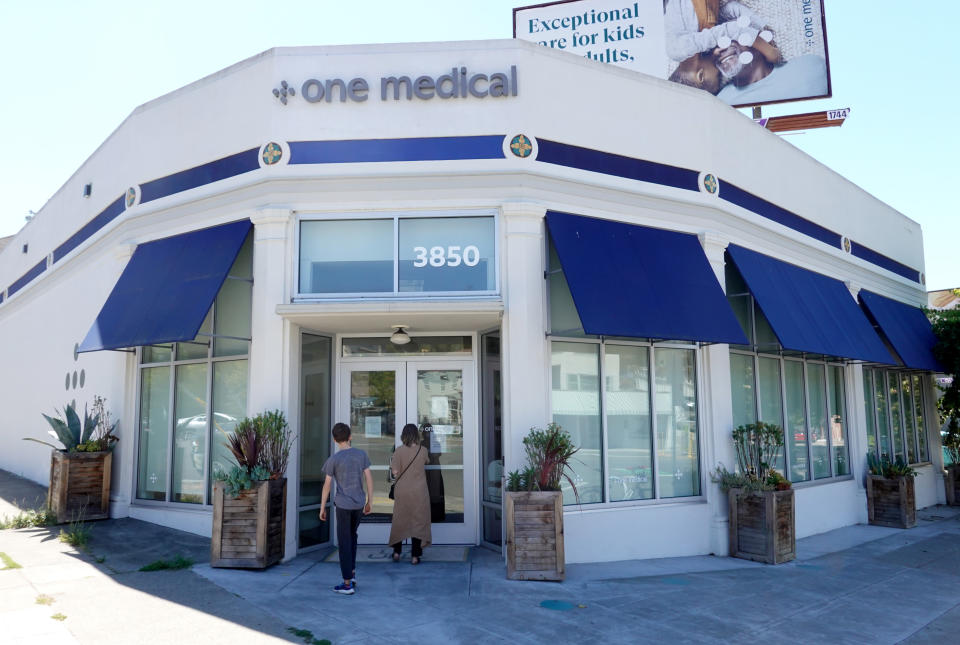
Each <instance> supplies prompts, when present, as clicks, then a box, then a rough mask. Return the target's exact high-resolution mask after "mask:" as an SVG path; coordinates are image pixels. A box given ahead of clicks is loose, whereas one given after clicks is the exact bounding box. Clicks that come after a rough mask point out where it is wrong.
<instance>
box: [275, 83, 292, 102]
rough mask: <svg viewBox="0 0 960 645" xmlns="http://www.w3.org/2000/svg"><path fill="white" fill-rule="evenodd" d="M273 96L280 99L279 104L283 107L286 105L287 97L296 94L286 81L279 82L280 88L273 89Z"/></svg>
mask: <svg viewBox="0 0 960 645" xmlns="http://www.w3.org/2000/svg"><path fill="white" fill-rule="evenodd" d="M273 95H274V96H275V97H277V98H278V99H280V102H281V103H283V104H284V105H286V104H287V97H288V96H296V95H297V92H296V90H294V89H293V88H292V87H290V86H289V85H287V82H286V81H280V87H275V88H273Z"/></svg>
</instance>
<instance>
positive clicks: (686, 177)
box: [537, 138, 700, 191]
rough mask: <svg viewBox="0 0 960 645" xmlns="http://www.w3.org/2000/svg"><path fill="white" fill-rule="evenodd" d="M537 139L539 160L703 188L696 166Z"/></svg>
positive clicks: (679, 186) (629, 177)
mask: <svg viewBox="0 0 960 645" xmlns="http://www.w3.org/2000/svg"><path fill="white" fill-rule="evenodd" d="M537 142H538V144H539V146H540V150H539V152H538V153H537V161H543V162H545V163H550V164H555V165H557V166H566V167H567V168H577V169H579V170H589V171H591V172H598V173H601V174H604V175H613V176H615V177H623V178H625V179H636V180H637V181H646V182H650V183H651V184H660V185H661V186H672V187H674V188H682V189H683V190H693V191H699V190H700V186H699V184H698V179H699V175H700V173H698V172H696V171H694V170H689V169H687V168H678V167H676V166H668V165H666V164H662V163H656V162H653V161H646V160H644V159H634V158H633V157H624V156H621V155H615V154H613V153H610V152H600V151H599V150H591V149H590V148H581V147H579V146H571V145H568V144H565V143H557V142H556V141H549V140H547V139H540V138H537Z"/></svg>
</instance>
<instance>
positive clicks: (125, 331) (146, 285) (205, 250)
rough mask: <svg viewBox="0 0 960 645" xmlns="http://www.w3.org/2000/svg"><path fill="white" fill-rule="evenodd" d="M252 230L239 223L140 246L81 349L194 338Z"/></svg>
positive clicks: (248, 222) (86, 350) (247, 221)
mask: <svg viewBox="0 0 960 645" xmlns="http://www.w3.org/2000/svg"><path fill="white" fill-rule="evenodd" d="M251 227H252V224H251V223H250V220H241V221H239V222H233V223H231V224H224V225H222V226H214V227H212V228H205V229H201V230H199V231H192V232H190V233H184V234H183V235H176V236H174V237H167V238H163V239H161V240H155V241H153V242H147V243H144V244H141V245H140V246H138V247H137V250H136V251H134V253H133V257H131V258H130V262H128V263H127V266H126V268H124V270H123V273H122V274H121V275H120V279H119V280H117V284H116V285H114V287H113V291H111V292H110V295H109V297H107V301H106V303H105V304H104V305H103V308H102V309H101V310H100V313H99V315H98V316H97V319H96V320H95V321H94V323H93V325H92V326H91V327H90V331H89V332H87V336H86V338H84V340H83V342H82V343H81V344H80V351H81V352H93V351H97V350H101V349H120V348H121V347H137V346H140V345H152V344H156V343H170V342H176V341H188V340H192V339H193V338H195V337H196V335H197V331H199V329H200V326H201V325H202V324H203V319H204V318H205V317H206V315H207V312H208V311H209V310H210V306H211V305H212V304H213V300H214V298H216V297H217V292H218V291H219V290H220V287H221V286H222V285H223V281H224V280H225V279H226V277H227V274H228V273H229V271H230V267H231V266H232V265H233V263H234V261H235V260H236V259H237V254H238V253H239V252H240V248H241V247H242V246H243V242H244V240H245V239H246V237H247V234H248V233H249V232H250V228H251Z"/></svg>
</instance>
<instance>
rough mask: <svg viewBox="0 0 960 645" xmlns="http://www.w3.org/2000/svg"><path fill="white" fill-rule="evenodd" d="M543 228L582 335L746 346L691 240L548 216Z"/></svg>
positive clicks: (643, 228) (686, 236) (644, 229)
mask: <svg viewBox="0 0 960 645" xmlns="http://www.w3.org/2000/svg"><path fill="white" fill-rule="evenodd" d="M547 227H548V228H549V230H550V236H551V237H552V238H553V243H554V246H555V247H556V250H557V255H558V256H559V257H560V264H561V266H562V267H563V273H564V275H565V277H566V279H567V283H568V284H569V285H570V293H571V295H572V296H573V302H574V305H576V308H577V312H578V313H579V314H580V321H581V323H582V324H583V329H584V331H585V332H586V333H588V334H595V335H598V336H629V337H634V338H655V339H664V340H690V341H703V342H716V343H736V344H743V343H746V342H747V339H746V336H744V334H743V330H742V329H741V328H740V324H739V323H738V322H737V319H736V316H734V314H733V311H732V310H731V309H730V304H729V303H728V302H727V298H726V296H724V294H723V289H721V287H720V283H719V282H718V281H717V278H716V276H715V275H714V273H713V270H712V269H711V268H710V263H709V262H707V258H706V256H705V255H704V253H703V248H702V247H701V246H700V241H699V240H698V239H697V237H696V236H695V235H690V234H687V233H677V232H675V231H665V230H662V229H657V228H648V227H646V226H635V225H632V224H625V223H623V222H611V221H609V220H602V219H595V218H592V217H582V216H579V215H570V214H568V213H557V212H553V211H550V212H548V213H547Z"/></svg>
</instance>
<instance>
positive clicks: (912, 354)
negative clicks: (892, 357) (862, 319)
mask: <svg viewBox="0 0 960 645" xmlns="http://www.w3.org/2000/svg"><path fill="white" fill-rule="evenodd" d="M858 297H859V300H860V304H861V305H862V306H863V308H864V310H865V311H866V312H867V315H868V316H869V317H870V318H871V319H872V320H873V321H874V322H876V324H877V326H878V327H879V328H880V331H881V333H882V334H883V335H884V336H886V338H887V341H888V342H889V343H890V345H891V346H892V347H893V350H894V351H895V352H896V353H897V355H898V356H899V357H900V360H901V361H902V362H903V364H904V365H905V366H906V367H909V368H912V369H917V370H928V371H931V372H942V371H943V366H942V365H941V364H940V361H938V360H937V359H936V357H935V356H934V355H933V348H934V346H935V345H936V344H937V337H936V335H934V333H933V327H932V326H931V325H930V320H929V319H928V318H927V315H926V314H925V313H923V310H922V309H920V308H919V307H913V306H911V305H908V304H905V303H902V302H898V301H896V300H892V299H890V298H886V297H884V296H881V295H878V294H876V293H871V292H869V291H864V290H861V291H860V293H859V295H858Z"/></svg>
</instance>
